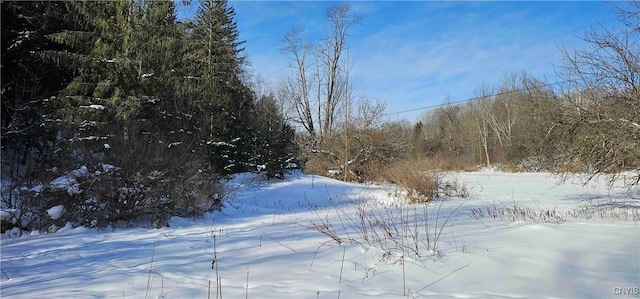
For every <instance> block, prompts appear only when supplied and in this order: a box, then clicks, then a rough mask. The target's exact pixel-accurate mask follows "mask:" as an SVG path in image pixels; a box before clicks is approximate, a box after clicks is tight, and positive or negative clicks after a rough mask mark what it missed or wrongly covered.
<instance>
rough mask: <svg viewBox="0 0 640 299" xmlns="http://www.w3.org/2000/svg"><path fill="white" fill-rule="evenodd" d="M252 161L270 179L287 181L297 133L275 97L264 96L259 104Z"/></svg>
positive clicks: (255, 121)
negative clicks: (284, 179) (294, 138)
mask: <svg viewBox="0 0 640 299" xmlns="http://www.w3.org/2000/svg"><path fill="white" fill-rule="evenodd" d="M256 106H257V113H256V114H257V117H256V119H255V120H254V123H255V125H254V126H255V128H256V130H255V131H254V132H253V133H254V135H253V141H254V144H253V155H252V157H253V159H254V161H255V164H256V165H258V166H259V167H260V168H264V171H265V172H266V175H267V178H284V174H285V172H286V170H287V168H288V166H289V164H290V163H292V160H293V158H294V152H295V144H294V143H293V137H294V130H293V128H291V126H289V124H287V122H286V120H285V118H284V114H283V113H282V112H281V111H280V110H279V107H278V103H277V102H276V100H275V97H274V96H273V95H268V96H262V97H261V98H260V100H259V101H258V102H257V104H256Z"/></svg>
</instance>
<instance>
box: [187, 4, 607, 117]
mask: <svg viewBox="0 0 640 299" xmlns="http://www.w3.org/2000/svg"><path fill="white" fill-rule="evenodd" d="M229 3H230V5H232V6H233V7H234V8H235V10H236V21H237V23H238V28H239V31H240V38H241V39H242V40H246V44H245V55H246V56H247V57H248V59H249V61H250V62H251V66H250V67H249V70H250V71H251V72H252V73H253V74H254V75H259V76H261V77H263V78H265V79H267V80H270V81H273V82H276V81H277V80H278V78H280V77H281V76H282V75H283V74H284V73H286V72H288V71H289V69H287V65H288V60H287V57H285V56H284V55H283V54H282V53H281V51H280V48H281V47H282V44H281V43H280V39H281V38H282V37H283V36H284V35H285V34H286V33H287V32H288V31H290V30H291V28H294V27H298V26H299V27H302V28H304V29H305V30H306V34H307V36H308V38H309V40H310V41H316V40H317V39H318V38H319V37H321V36H324V35H326V34H327V32H328V30H329V28H328V25H327V24H326V22H325V18H324V14H325V11H326V9H327V8H328V7H330V6H332V5H335V4H343V3H345V2H329V1H230V2H229ZM346 3H348V4H349V5H350V7H351V10H352V12H353V13H355V14H358V15H360V16H361V17H362V22H361V24H358V25H355V26H354V27H353V28H352V29H351V32H350V33H351V35H350V37H349V39H348V43H349V47H350V50H349V53H350V55H349V56H350V60H351V64H352V70H351V74H352V79H353V80H354V82H356V86H357V88H358V93H359V94H362V95H364V96H366V97H367V98H370V99H380V100H382V101H384V102H386V103H387V112H388V113H391V114H392V115H391V116H390V117H391V118H392V119H407V120H410V121H416V120H418V119H419V118H420V117H421V115H422V114H423V113H424V110H418V111H413V112H405V113H397V114H396V113H395V112H399V111H405V110H410V109H415V108H421V107H427V106H431V105H436V104H441V103H444V102H446V100H447V99H449V100H450V101H459V100H464V99H467V98H471V97H473V96H474V91H475V90H476V89H477V87H478V85H479V84H480V83H481V82H483V81H484V82H486V83H489V84H496V83H499V82H500V80H501V78H502V77H503V76H504V75H505V74H507V73H514V72H521V71H523V70H526V71H527V73H529V74H530V75H533V76H536V77H538V78H541V79H545V78H546V79H547V80H549V81H551V82H553V81H554V80H557V79H556V78H554V65H556V66H557V65H558V64H559V61H560V60H559V59H560V57H561V51H560V48H561V47H567V48H580V47H584V43H583V42H582V41H581V40H580V39H579V38H577V36H580V35H581V34H583V33H584V32H585V31H587V30H588V29H589V27H590V26H599V25H598V24H603V25H605V26H607V27H610V26H615V25H616V21H615V20H616V16H615V14H614V12H613V8H612V7H611V6H610V5H609V4H607V3H603V2H591V1H572V2H555V1H554V2H540V1H536V2H449V1H448V2H439V1H438V2H435V1H351V2H346ZM195 4H197V3H195ZM191 10H195V8H194V7H192V8H179V12H178V13H179V15H180V14H182V15H189V14H190V11H191Z"/></svg>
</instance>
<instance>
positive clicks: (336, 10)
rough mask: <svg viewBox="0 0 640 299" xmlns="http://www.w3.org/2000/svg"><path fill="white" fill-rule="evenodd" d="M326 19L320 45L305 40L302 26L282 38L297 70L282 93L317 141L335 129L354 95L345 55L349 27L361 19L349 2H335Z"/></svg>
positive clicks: (301, 123)
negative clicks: (341, 111) (342, 108)
mask: <svg viewBox="0 0 640 299" xmlns="http://www.w3.org/2000/svg"><path fill="white" fill-rule="evenodd" d="M326 19H327V22H328V23H329V26H330V31H329V35H328V36H327V37H325V38H323V39H322V40H321V41H320V42H319V44H318V45H316V46H312V45H310V44H307V43H306V42H305V41H304V39H303V36H302V33H303V31H302V30H301V29H294V30H292V31H291V32H290V33H289V34H287V35H286V36H285V37H284V38H283V39H282V42H283V44H284V47H283V52H284V53H285V54H287V55H288V56H289V58H290V60H291V62H292V69H293V71H292V74H291V75H290V76H289V77H286V78H285V79H284V80H283V82H282V84H281V90H282V92H281V95H282V96H284V97H286V98H287V99H288V100H289V101H291V102H292V103H293V105H294V107H295V111H296V112H297V113H296V121H297V122H298V123H299V124H300V125H301V126H302V127H303V128H304V130H305V131H306V132H307V133H308V134H309V135H311V137H312V138H313V139H315V140H316V142H318V141H322V139H323V138H324V137H325V136H326V135H327V134H330V133H331V132H332V131H333V130H334V129H335V124H336V118H337V114H338V111H339V107H340V105H344V102H345V101H346V98H347V97H348V96H350V93H351V91H350V90H351V88H352V87H351V86H350V85H349V80H348V78H347V77H348V70H347V69H348V67H349V66H348V65H347V64H346V62H345V59H344V57H343V56H344V52H345V50H346V49H347V37H348V31H349V28H350V27H351V26H353V25H354V24H356V23H358V22H359V21H360V17H359V16H356V15H352V14H351V13H350V9H349V6H348V5H337V6H332V7H331V8H329V9H328V10H327V13H326ZM310 63H312V64H311V65H310Z"/></svg>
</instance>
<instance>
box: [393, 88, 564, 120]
mask: <svg viewBox="0 0 640 299" xmlns="http://www.w3.org/2000/svg"><path fill="white" fill-rule="evenodd" d="M570 82H573V80H564V81H558V82H553V83H547V84H541V85H537V86H536V87H549V86H554V85H560V84H565V83H570ZM527 90H528V88H522V89H514V90H508V91H503V92H498V93H494V94H490V95H485V96H477V97H473V98H467V99H464V100H458V101H452V102H447V103H442V104H436V105H430V106H424V107H420V108H413V109H408V110H402V111H396V112H391V113H386V114H383V116H390V115H398V114H402V113H407V112H415V111H420V110H427V109H433V108H438V107H442V106H448V105H455V104H461V103H467V102H473V101H477V100H481V99H484V98H489V97H496V96H501V95H507V94H512V93H516V92H522V91H527Z"/></svg>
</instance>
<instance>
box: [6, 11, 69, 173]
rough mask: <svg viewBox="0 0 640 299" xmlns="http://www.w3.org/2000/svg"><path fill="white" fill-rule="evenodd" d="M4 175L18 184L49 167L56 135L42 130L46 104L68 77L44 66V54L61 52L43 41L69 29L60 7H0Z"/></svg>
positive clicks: (48, 109)
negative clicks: (54, 50) (42, 55)
mask: <svg viewBox="0 0 640 299" xmlns="http://www.w3.org/2000/svg"><path fill="white" fill-rule="evenodd" d="M0 6H1V8H2V38H1V43H2V51H1V52H2V133H1V136H2V137H1V142H2V171H3V176H5V175H8V176H9V177H10V178H11V180H13V181H15V182H16V183H17V184H21V183H22V180H23V179H26V178H35V177H38V176H40V174H41V173H42V172H43V169H46V165H47V164H48V163H49V162H50V161H51V158H52V153H53V151H54V149H53V142H54V141H55V137H56V131H55V130H54V129H53V128H52V127H51V126H48V125H46V124H47V123H46V120H47V118H48V115H49V113H50V112H51V110H52V107H51V102H50V99H51V98H52V97H54V96H55V95H57V94H58V93H59V91H60V90H61V89H62V87H63V86H64V85H65V84H66V83H68V82H69V81H70V80H71V73H70V72H69V71H67V70H65V69H62V68H60V67H59V66H58V65H56V64H55V63H52V62H47V61H43V60H42V59H41V57H40V56H39V55H38V53H39V52H40V51H42V50H46V49H49V50H53V49H58V50H64V47H62V46H60V45H58V44H56V43H53V42H51V41H49V40H48V39H46V38H45V36H46V35H48V34H51V33H53V32H56V31H58V30H60V29H61V28H71V27H70V26H71V23H70V22H68V20H67V19H66V18H65V16H66V15H67V14H66V7H65V5H64V3H61V2H50V1H2V4H1V5H0Z"/></svg>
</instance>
